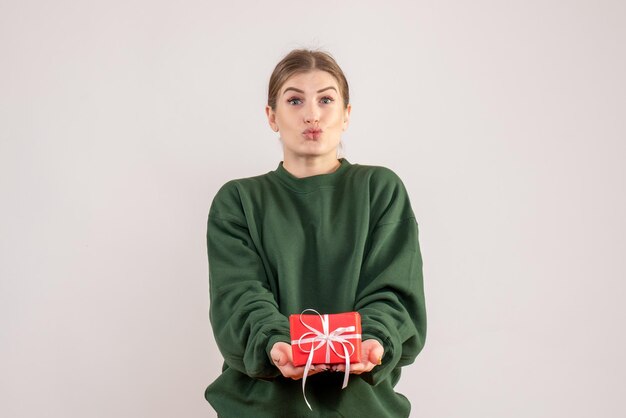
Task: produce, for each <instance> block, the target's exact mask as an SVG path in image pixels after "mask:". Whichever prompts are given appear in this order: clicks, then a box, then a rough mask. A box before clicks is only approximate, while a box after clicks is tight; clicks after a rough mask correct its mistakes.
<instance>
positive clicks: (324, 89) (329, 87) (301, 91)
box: [283, 86, 337, 94]
mask: <svg viewBox="0 0 626 418" xmlns="http://www.w3.org/2000/svg"><path fill="white" fill-rule="evenodd" d="M329 89H333V90H335V92H337V89H336V88H334V87H333V86H328V87H324V88H323V89H320V90H318V91H317V92H318V93H321V92H323V91H326V90H329ZM289 90H293V91H296V92H298V93H300V94H304V90H300V89H297V88H295V87H287V88H286V89H285V91H283V94H285V93H287V92H288V91H289Z"/></svg>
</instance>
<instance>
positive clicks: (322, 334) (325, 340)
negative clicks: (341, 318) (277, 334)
mask: <svg viewBox="0 0 626 418" xmlns="http://www.w3.org/2000/svg"><path fill="white" fill-rule="evenodd" d="M307 311H311V312H315V313H316V314H317V316H319V317H320V320H321V321H322V331H319V330H317V329H315V328H314V327H312V326H310V325H309V324H307V323H306V322H304V320H303V319H302V315H303V314H304V313H305V312H307ZM300 322H301V323H302V325H304V326H305V327H306V328H307V329H308V330H309V331H310V332H305V333H304V334H302V336H300V338H299V339H297V340H293V341H292V342H291V344H292V345H295V344H297V345H298V347H299V348H300V350H302V351H303V352H305V353H309V357H308V359H307V361H306V366H305V367H304V375H303V376H302V395H303V396H304V401H305V402H306V404H307V406H308V407H309V409H310V410H311V411H312V410H313V408H311V404H310V403H309V401H308V400H307V398H306V393H305V390H304V388H305V386H306V378H307V375H308V374H309V369H310V368H311V364H312V363H313V355H314V354H315V350H319V349H320V348H322V347H323V346H324V345H326V358H325V360H326V361H325V362H326V363H330V352H331V350H332V351H334V352H335V354H336V355H337V356H338V357H340V358H343V359H345V361H346V370H345V372H344V375H343V385H342V386H341V389H345V388H346V387H347V386H348V379H349V378H350V356H351V355H352V354H353V353H354V350H355V348H354V344H352V343H351V342H350V341H348V339H349V338H361V334H354V332H355V331H356V327H355V326H354V325H351V326H349V327H339V328H337V329H335V330H333V331H330V326H329V320H328V315H327V314H325V315H321V314H320V313H319V312H317V311H316V310H315V309H305V310H303V311H302V312H301V313H300ZM346 332H348V333H352V334H344V333H346ZM308 343H311V349H310V350H307V349H305V348H303V347H302V344H308ZM335 343H337V344H338V345H341V347H342V348H343V354H342V353H340V352H339V351H337V348H336V347H335ZM347 346H349V348H350V350H349V349H348V347H347Z"/></svg>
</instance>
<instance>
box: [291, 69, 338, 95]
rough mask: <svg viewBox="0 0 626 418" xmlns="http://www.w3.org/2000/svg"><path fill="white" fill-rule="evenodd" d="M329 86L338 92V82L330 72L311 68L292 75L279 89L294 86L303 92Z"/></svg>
mask: <svg viewBox="0 0 626 418" xmlns="http://www.w3.org/2000/svg"><path fill="white" fill-rule="evenodd" d="M331 86H332V87H334V88H335V89H337V92H339V84H338V83H337V80H336V79H335V77H334V76H333V75H332V74H330V73H328V72H326V71H322V70H313V71H307V72H306V73H298V74H294V75H292V76H291V77H289V78H288V79H287V81H285V83H284V84H283V86H282V87H281V89H280V91H281V92H284V91H285V89H287V88H289V87H295V88H298V89H300V90H304V91H305V92H308V91H311V92H316V91H317V90H320V89H323V88H326V87H331Z"/></svg>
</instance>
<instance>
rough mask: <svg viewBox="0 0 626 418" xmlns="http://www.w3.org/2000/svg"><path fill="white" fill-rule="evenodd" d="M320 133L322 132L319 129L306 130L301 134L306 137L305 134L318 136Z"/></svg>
mask: <svg viewBox="0 0 626 418" xmlns="http://www.w3.org/2000/svg"><path fill="white" fill-rule="evenodd" d="M321 132H322V130H321V129H320V128H307V129H305V130H304V131H303V132H302V133H303V134H304V135H306V134H318V133H321Z"/></svg>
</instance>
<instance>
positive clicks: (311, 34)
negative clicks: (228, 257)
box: [0, 0, 626, 418]
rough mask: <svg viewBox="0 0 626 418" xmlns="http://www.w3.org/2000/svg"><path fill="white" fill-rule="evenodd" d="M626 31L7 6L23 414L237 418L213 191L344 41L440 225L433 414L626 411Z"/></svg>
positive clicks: (426, 243) (9, 233)
mask: <svg viewBox="0 0 626 418" xmlns="http://www.w3.org/2000/svg"><path fill="white" fill-rule="evenodd" d="M625 39H626V3H624V2H623V1H621V0H615V1H606V0H605V1H599V0H593V1H592V0H580V1H566V0H542V1H539V0H532V1H528V0H524V1H521V0H520V1H498V0H482V1H472V2H470V1H460V0H447V1H446V0H443V1H441V0H440V1H430V2H423V1H422V2H419V1H418V2H414V1H396V2H393V1H392V2H387V3H386V4H385V5H384V6H383V3H382V2H368V1H363V0H360V1H356V0H343V1H339V2H335V1H317V2H296V1H267V2H252V1H249V2H239V1H229V2H219V3H218V2H207V1H186V2H185V1H181V2H174V1H169V2H166V1H148V0H125V1H121V0H108V1H104V0H98V1H78V0H76V1H68V0H60V1H55V2H51V1H43V0H39V1H33V0H20V1H17V0H2V1H1V2H0V57H1V64H0V118H1V119H0V199H1V204H0V280H1V281H0V321H1V323H0V415H1V416H3V417H81V418H83V417H115V418H127V417H128V418H136V417H151V418H153V417H155V418H160V417H182V416H184V417H212V416H214V415H213V412H211V410H210V406H209V405H208V403H206V401H205V400H204V398H203V392H204V388H205V387H206V386H207V385H208V384H209V383H210V382H211V381H213V379H215V378H216V377H217V375H218V374H219V370H220V366H221V356H220V354H219V352H218V351H217V349H216V346H215V343H214V340H213V337H212V334H211V329H210V325H209V321H208V273H207V271H208V268H207V260H206V247H205V245H206V244H205V231H206V216H207V213H208V209H209V205H210V202H211V200H212V198H213V195H214V194H215V192H216V191H217V189H218V188H219V187H220V186H221V185H222V184H223V183H224V182H225V181H227V180H229V179H232V178H236V177H246V176H251V175H257V174H262V173H265V172H267V171H270V170H274V169H275V168H276V166H277V164H278V162H279V161H280V159H281V152H280V147H279V143H278V139H277V136H276V134H275V133H273V132H272V131H271V130H270V128H269V127H268V125H267V122H266V119H265V115H264V111H263V108H264V106H265V100H266V90H267V82H268V79H269V75H270V73H271V71H272V69H273V67H274V65H275V64H276V63H277V62H278V61H279V60H280V59H281V58H282V57H283V56H284V55H285V54H286V53H287V52H288V51H289V50H291V49H292V48H297V47H313V48H316V47H319V48H322V49H326V50H328V51H330V52H331V53H332V54H333V55H334V56H335V58H336V59H337V61H338V62H339V64H340V65H341V66H342V67H343V69H344V71H345V73H346V75H347V77H348V81H349V82H350V86H351V93H352V105H353V112H352V118H351V126H350V128H349V129H348V131H347V132H346V135H345V137H344V143H345V145H346V151H347V158H348V159H349V160H350V161H351V162H352V163H360V164H376V165H384V166H387V167H389V168H391V169H393V170H394V171H396V172H397V173H398V174H399V175H400V177H401V178H402V179H403V180H404V182H405V184H406V186H407V188H408V190H409V193H410V196H411V199H412V203H413V207H414V211H415V213H416V215H417V217H418V222H419V223H420V231H421V235H420V239H421V244H422V250H423V257H424V262H425V264H424V275H425V289H426V296H427V309H428V315H429V316H428V319H429V323H428V337H427V342H426V347H425V348H424V351H423V352H422V353H421V354H420V356H419V357H418V359H417V361H416V363H415V364H414V365H412V366H410V367H407V368H406V369H405V371H404V374H403V380H402V381H401V383H400V384H399V386H398V390H399V391H400V392H402V393H404V394H406V395H407V396H408V398H409V399H410V400H411V402H412V404H413V413H412V416H413V417H427V418H454V417H459V418H468V417H477V418H478V417H494V418H500V417H507V418H515V417H520V418H522V417H523V418H538V417H550V418H552V417H568V418H578V417H580V418H583V417H585V418H588V417H592V416H593V417H621V416H624V415H625V414H626V405H624V401H623V398H621V399H620V396H621V395H623V394H624V389H625V384H624V376H625V372H626V366H625V362H624V360H623V354H624V352H626V338H625V336H624V327H625V322H626V321H625V319H626V318H625V316H626V315H625V308H624V306H623V299H624V295H625V290H626V286H625V285H624V280H625V279H626V262H625V259H626V257H625V256H624V250H625V249H626V239H625V236H626V221H625V219H624V214H625V213H626V196H625V191H626V184H625V183H626V170H625V168H624V166H625V164H624V163H625V157H626V122H625V120H626V99H625V98H626V81H625V79H626V78H625V76H624V74H626V48H625V47H624V40H625Z"/></svg>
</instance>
